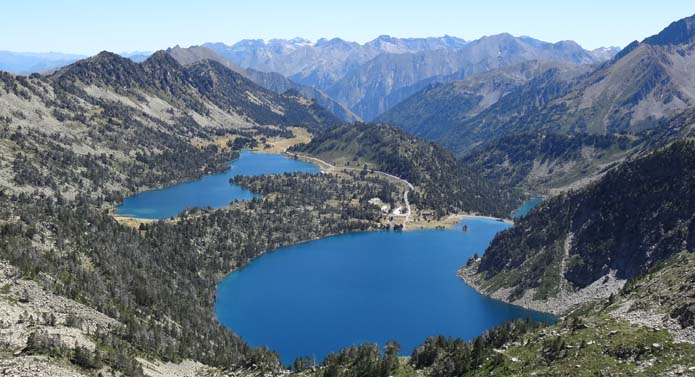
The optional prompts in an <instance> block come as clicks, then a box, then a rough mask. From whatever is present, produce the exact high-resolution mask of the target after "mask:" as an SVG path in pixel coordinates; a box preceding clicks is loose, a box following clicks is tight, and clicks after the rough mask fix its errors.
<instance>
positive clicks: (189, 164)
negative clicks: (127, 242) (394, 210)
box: [0, 52, 339, 196]
mask: <svg viewBox="0 0 695 377" xmlns="http://www.w3.org/2000/svg"><path fill="white" fill-rule="evenodd" d="M0 88H1V89H0V104H2V105H1V106H0V134H1V135H2V144H1V146H2V150H1V151H2V153H1V154H0V156H1V158H2V161H3V163H2V165H0V185H2V187H4V188H6V189H9V190H12V191H17V190H20V191H21V190H24V189H25V188H26V189H27V190H28V189H30V188H31V187H36V186H41V187H42V189H45V190H51V191H53V192H61V193H63V195H69V196H72V195H75V194H76V193H78V192H85V191H86V192H89V191H90V190H91V189H93V190H96V191H93V193H94V194H95V195H96V194H98V193H101V194H104V195H110V194H109V192H110V191H113V192H121V193H123V192H133V191H137V190H141V189H145V188H148V187H153V186H157V185H161V184H164V183H169V182H172V181H177V180H181V179H184V177H186V178H188V179H190V177H195V176H198V175H200V174H204V173H205V171H211V170H212V171H214V170H217V169H220V168H223V166H224V165H223V162H224V161H225V160H228V159H229V158H230V156H229V155H228V154H226V152H223V151H221V150H219V149H216V148H212V147H210V148H198V147H196V146H194V144H192V143H191V141H192V140H193V141H195V140H213V139H215V138H217V137H219V136H222V135H225V134H228V133H230V132H232V133H233V132H246V133H248V132H251V133H254V132H265V133H268V132H270V129H271V128H277V127H286V126H293V125H304V126H305V127H308V128H312V129H317V128H321V127H324V125H330V124H338V123H339V121H338V120H337V119H336V118H334V117H333V116H332V115H331V114H330V113H328V112H327V111H326V110H324V109H322V108H321V107H319V106H317V105H315V104H313V103H308V102H307V100H306V99H303V98H300V97H295V96H282V95H278V94H276V93H274V92H271V91H268V90H265V89H263V88H261V87H259V86H257V85H256V84H254V83H253V82H251V81H249V80H248V79H246V78H244V77H243V76H241V75H239V74H237V73H235V72H233V71H230V70H229V69H227V68H226V67H224V66H222V65H221V64H219V63H217V62H212V61H204V62H199V63H196V64H194V65H191V66H187V67H184V66H181V65H180V64H179V63H177V62H176V61H175V60H174V59H173V58H171V57H170V56H169V55H168V54H166V53H164V52H160V53H156V54H154V55H153V56H152V57H150V58H149V59H148V60H146V61H145V62H143V63H140V64H138V63H134V62H132V61H131V60H129V59H126V58H123V57H120V56H118V55H115V54H112V53H108V52H104V53H101V54H99V55H97V56H95V57H93V58H89V59H86V60H82V61H79V62H77V63H74V64H72V65H70V66H67V67H65V68H63V69H61V70H59V71H57V72H56V73H54V74H52V75H49V76H38V75H35V76H31V77H23V76H14V75H11V74H8V73H0ZM269 127H270V128H269ZM82 164H86V166H84V167H86V168H87V169H86V170H83V167H81V165H82ZM104 174H108V177H109V185H107V186H101V187H99V188H97V187H96V186H95V185H98V184H99V183H101V182H102V180H103V179H104ZM104 188H109V190H106V191H104Z"/></svg>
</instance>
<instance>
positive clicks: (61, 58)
mask: <svg viewBox="0 0 695 377" xmlns="http://www.w3.org/2000/svg"><path fill="white" fill-rule="evenodd" d="M151 54H152V53H150V52H143V51H137V52H123V53H120V54H119V55H121V56H123V57H126V58H129V59H131V60H133V61H134V62H142V61H144V60H145V59H147V57H149V56H150V55H151ZM88 57H89V56H87V55H78V54H64V53H60V52H45V53H42V52H13V51H0V71H7V72H12V73H15V74H20V75H29V74H32V73H47V72H50V71H52V70H55V69H58V68H61V67H64V66H66V65H68V64H72V63H74V62H76V61H78V60H81V59H86V58H88Z"/></svg>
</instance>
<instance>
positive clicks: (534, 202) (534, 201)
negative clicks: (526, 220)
mask: <svg viewBox="0 0 695 377" xmlns="http://www.w3.org/2000/svg"><path fill="white" fill-rule="evenodd" d="M542 202H543V198H541V197H538V196H536V197H533V198H531V199H529V201H528V202H526V203H524V205H522V206H521V207H519V209H517V210H516V211H514V213H512V217H513V218H515V219H516V218H518V217H522V216H526V214H527V213H529V212H531V210H532V209H534V208H536V207H537V206H538V205H539V204H541V203H542Z"/></svg>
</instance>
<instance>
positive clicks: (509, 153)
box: [462, 133, 644, 193]
mask: <svg viewBox="0 0 695 377" xmlns="http://www.w3.org/2000/svg"><path fill="white" fill-rule="evenodd" d="M643 146H644V143H643V142H641V139H638V138H635V139H631V138H628V137H625V136H614V135H588V134H576V135H563V134H557V133H526V134H518V135H512V136H503V137H501V138H498V139H493V140H491V141H488V142H484V143H483V144H481V145H480V146H478V147H475V148H474V149H473V150H472V151H471V152H470V153H469V154H467V155H466V156H464V157H463V159H462V160H463V161H464V162H465V163H466V164H467V165H469V166H470V167H471V168H472V169H473V170H475V171H477V172H480V173H481V174H482V175H483V176H484V177H486V178H488V179H490V180H491V181H493V182H497V183H498V184H500V185H503V186H507V187H517V186H521V187H522V188H523V189H525V190H526V191H531V192H535V193H541V192H544V191H546V190H548V189H552V188H561V187H564V186H566V185H569V184H572V183H573V182H576V181H578V180H581V179H583V178H587V177H591V176H593V175H595V174H600V173H601V172H603V171H605V170H607V169H610V168H612V167H614V166H615V165H616V164H617V163H619V162H621V161H622V159H624V158H625V157H627V156H629V155H630V154H632V153H636V152H637V151H638V150H639V149H640V148H641V147H643Z"/></svg>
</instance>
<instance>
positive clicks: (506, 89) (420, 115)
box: [377, 61, 591, 151]
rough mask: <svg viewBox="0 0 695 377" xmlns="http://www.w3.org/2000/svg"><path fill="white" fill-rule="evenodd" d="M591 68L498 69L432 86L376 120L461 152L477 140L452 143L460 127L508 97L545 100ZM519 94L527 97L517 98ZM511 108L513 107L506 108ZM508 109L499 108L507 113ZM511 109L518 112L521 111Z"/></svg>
mask: <svg viewBox="0 0 695 377" xmlns="http://www.w3.org/2000/svg"><path fill="white" fill-rule="evenodd" d="M590 69H591V67H590V66H586V65H574V64H567V63H556V62H543V61H529V62H524V63H521V64H516V65H513V66H510V67H505V68H500V69H495V70H492V71H489V72H485V73H479V74H476V75H472V76H470V77H468V78H466V79H464V80H459V81H454V82H451V83H441V84H435V85H432V86H431V87H429V88H427V89H424V90H422V91H420V92H418V93H416V94H414V95H412V96H410V97H408V98H407V99H405V100H404V101H403V102H401V103H399V104H398V105H396V106H394V107H393V108H392V109H391V110H389V111H387V112H386V113H384V114H382V115H380V116H379V118H378V119H377V121H378V122H383V123H387V124H395V125H397V126H399V127H401V128H403V129H404V130H406V131H408V132H410V133H412V134H414V135H416V136H420V137H424V138H426V139H428V140H433V141H436V142H438V143H441V144H447V145H448V146H450V147H452V149H454V150H456V151H459V150H461V149H464V148H462V147H464V146H465V147H467V144H470V143H473V142H475V141H477V140H478V139H479V138H476V136H475V135H471V136H468V137H467V138H466V137H464V136H463V135H461V136H460V137H457V139H455V140H451V139H450V137H451V136H452V135H451V133H452V131H453V130H454V129H455V128H456V127H457V125H459V124H462V123H464V122H466V121H467V120H469V119H471V118H473V117H475V116H477V115H479V114H481V113H482V112H483V111H485V110H487V109H488V108H490V107H492V106H494V105H495V104H496V103H498V102H499V101H503V99H504V97H510V100H511V99H512V98H515V99H516V101H520V100H524V101H526V102H527V103H528V105H529V106H533V105H535V104H537V103H540V102H541V101H547V100H548V98H553V97H554V96H555V95H556V94H555V93H557V92H561V91H562V89H561V88H562V87H564V86H568V85H569V83H570V82H571V81H572V79H574V78H576V77H577V76H579V75H581V74H585V73H587V72H589V71H590ZM541 78H545V79H541ZM522 87H523V89H522ZM553 88H554V89H553ZM541 89H544V92H541ZM521 96H524V97H525V98H523V99H522V98H519V97H521ZM505 101H507V102H509V101H508V100H505ZM509 105H514V103H507V104H506V106H509ZM506 106H499V108H500V109H506V108H507V107H506ZM513 108H514V109H515V110H517V107H513ZM457 136H458V135H457Z"/></svg>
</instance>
